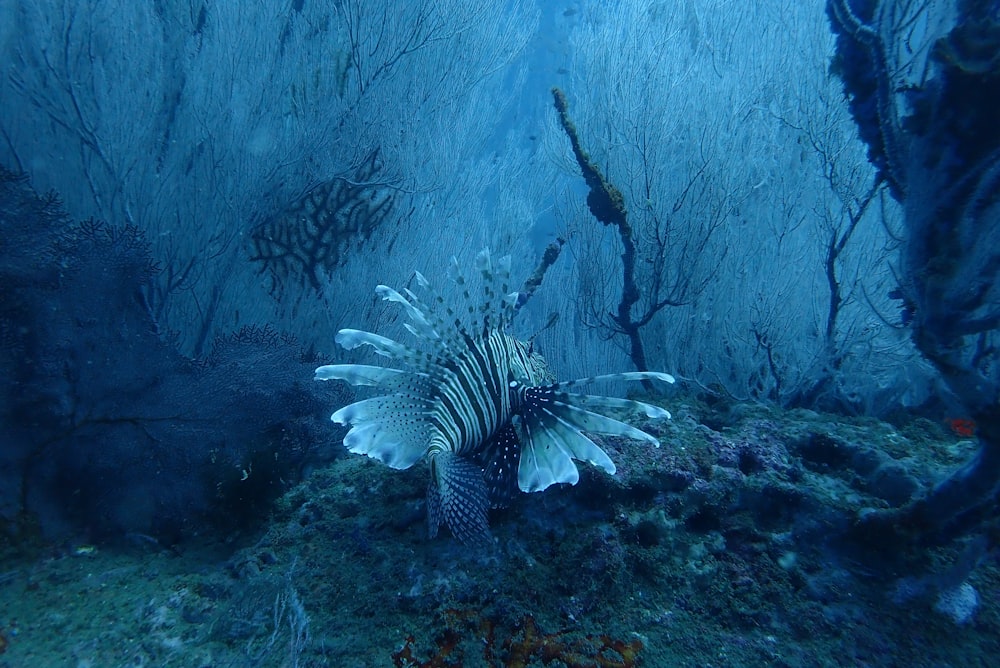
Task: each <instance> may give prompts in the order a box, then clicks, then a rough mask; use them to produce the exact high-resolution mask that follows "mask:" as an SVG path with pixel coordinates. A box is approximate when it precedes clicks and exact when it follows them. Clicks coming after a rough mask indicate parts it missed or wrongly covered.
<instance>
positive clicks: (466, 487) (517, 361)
mask: <svg viewBox="0 0 1000 668" xmlns="http://www.w3.org/2000/svg"><path fill="white" fill-rule="evenodd" d="M476 268H477V270H478V271H479V273H480V275H481V277H482V279H483V295H482V298H481V303H478V304H476V303H473V300H472V297H471V296H470V294H469V289H468V287H467V285H466V281H465V278H464V277H463V276H462V274H461V272H460V271H459V270H458V263H457V261H456V260H455V258H452V272H451V273H452V277H453V280H454V281H455V282H456V283H457V284H458V285H459V286H460V287H461V288H462V289H463V299H465V301H466V302H467V304H466V308H464V309H462V311H463V312H466V313H467V314H468V316H469V319H470V320H471V322H463V320H462V318H461V317H460V316H459V315H458V314H457V313H456V311H455V310H453V309H452V308H451V307H449V306H448V305H446V304H445V302H444V300H443V299H442V298H441V297H440V296H438V295H437V294H436V293H435V292H434V291H433V290H432V288H431V287H430V284H429V283H428V281H427V280H426V279H425V278H424V277H423V275H421V274H420V273H419V272H416V273H415V278H416V282H417V284H418V285H419V286H420V287H421V288H422V289H423V290H424V291H425V292H427V293H428V294H429V299H428V300H427V301H424V300H422V299H421V298H420V297H419V296H418V295H417V294H415V293H414V292H412V291H410V290H409V289H404V290H403V292H402V293H400V292H397V291H396V290H394V289H392V288H389V287H386V286H384V285H379V286H378V287H377V288H376V289H375V291H376V294H378V295H379V296H381V297H382V299H384V300H386V301H390V302H394V303H397V304H399V305H400V306H401V307H402V308H403V309H404V310H405V311H406V314H407V316H408V319H409V321H408V322H407V323H406V324H405V325H404V326H405V327H406V329H407V330H408V331H409V332H410V333H411V334H413V335H414V336H415V337H416V338H417V339H418V340H419V341H420V342H421V343H422V344H423V345H422V346H421V347H419V348H413V347H410V346H407V345H404V344H402V343H399V342H397V341H394V340H392V339H389V338H386V337H384V336H381V335H379V334H374V333H372V332H364V331H360V330H356V329H343V330H340V332H338V334H337V337H336V340H337V343H339V344H340V345H341V346H342V347H344V348H346V349H348V350H353V349H355V348H358V347H361V346H370V347H371V348H373V349H374V351H375V352H376V353H378V354H379V355H382V356H385V357H388V358H389V359H391V360H394V361H397V362H399V363H401V364H402V365H403V366H405V367H407V368H406V369H395V368H391V367H381V366H371V365H365V364H334V365H328V366H321V367H319V368H318V369H316V379H317V380H333V379H337V380H343V381H346V382H348V383H351V384H352V385H360V386H371V387H376V388H378V389H379V390H381V391H382V392H383V394H380V395H378V396H374V397H371V398H368V399H363V400H361V401H358V402H355V403H353V404H350V405H348V406H344V407H343V408H341V409H340V410H338V411H336V412H335V413H334V414H333V416H332V418H331V419H332V420H333V421H334V422H337V423H339V424H343V425H350V430H349V431H348V433H347V435H346V436H345V437H344V445H345V446H346V447H347V448H348V449H349V450H350V451H351V452H354V453H358V454H364V455H367V456H369V457H372V458H374V459H378V460H379V461H381V462H383V463H385V464H387V465H388V466H391V467H392V468H397V469H406V468H409V467H411V466H413V465H414V464H416V463H417V462H418V461H419V460H421V459H422V458H424V457H427V458H428V459H429V460H430V470H431V479H430V482H429V484H428V490H427V516H428V525H429V533H430V536H431V537H432V538H433V537H434V536H435V535H436V534H437V531H438V528H439V526H440V525H441V524H445V525H447V526H448V528H449V529H450V530H451V532H452V534H454V535H455V536H456V537H457V538H458V539H459V540H460V541H462V542H463V543H467V544H476V543H484V542H487V541H488V540H489V538H490V534H489V524H488V511H489V509H490V508H491V507H493V508H496V507H503V506H505V505H507V504H508V503H509V501H510V499H511V498H512V497H513V495H514V494H515V493H516V492H517V490H520V491H522V492H540V491H542V490H544V489H546V488H547V487H549V486H551V485H553V484H555V483H570V484H576V482H577V481H578V480H579V472H578V471H577V468H576V464H574V463H573V460H580V461H586V462H589V463H591V464H593V465H595V466H598V467H600V468H602V469H604V470H605V471H607V472H608V473H611V474H613V473H614V472H615V464H614V462H612V461H611V458H610V457H608V455H607V453H605V452H604V450H602V449H601V448H600V447H598V446H597V445H596V444H595V443H594V442H593V441H591V440H590V439H589V438H588V437H587V436H586V435H585V433H584V432H589V433H595V434H609V435H615V436H624V437H628V438H632V439H636V440H640V441H645V442H647V443H650V444H652V445H655V446H659V442H658V441H657V440H656V438H654V437H653V436H651V435H649V434H647V433H646V432H643V431H641V430H639V429H636V428H635V427H632V426H630V425H628V424H626V423H624V422H621V421H619V420H618V419H616V417H622V418H623V417H624V416H626V415H628V414H630V413H633V412H636V411H638V412H641V413H643V414H644V415H646V416H647V417H650V418H669V417H670V413H669V412H668V411H666V410H664V409H663V408H660V407H658V406H653V405H650V404H646V403H642V402H639V401H631V400H627V399H618V398H614V397H606V396H598V395H590V394H576V393H570V392H567V391H566V390H567V389H569V388H574V387H577V386H580V385H586V384H590V383H595V382H600V381H611V382H614V381H639V380H660V381H663V382H667V383H673V382H674V379H673V377H672V376H670V375H669V374H665V373H658V372H652V371H645V372H631V373H618V374H609V375H604V376H593V377H590V378H583V379H579V380H572V381H566V382H562V383H559V382H552V381H553V378H552V375H551V373H550V371H549V369H548V366H547V365H546V363H545V360H544V359H543V358H542V356H541V355H539V354H538V353H537V352H535V351H534V350H533V348H532V345H531V344H530V343H528V342H524V341H520V340H518V339H516V338H514V337H513V336H511V335H510V334H508V333H507V327H508V326H509V325H510V323H511V321H512V319H513V316H514V313H515V312H516V307H517V304H518V299H519V293H518V292H517V291H511V290H510V287H509V280H510V258H509V257H504V258H502V259H500V260H499V261H498V262H497V263H496V264H494V262H493V260H492V258H491V257H490V252H489V250H488V249H486V250H483V251H482V252H480V253H479V255H478V256H477V257H476Z"/></svg>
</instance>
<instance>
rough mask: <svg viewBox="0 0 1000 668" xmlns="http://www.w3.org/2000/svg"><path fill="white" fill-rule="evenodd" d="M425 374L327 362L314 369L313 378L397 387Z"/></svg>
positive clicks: (353, 383) (365, 365)
mask: <svg viewBox="0 0 1000 668" xmlns="http://www.w3.org/2000/svg"><path fill="white" fill-rule="evenodd" d="M426 375H427V374H422V373H417V372H413V371H401V370H400V369H391V368H389V367H384V366H370V365H367V364H327V365H325V366H321V367H319V368H318V369H316V376H315V380H343V381H345V382H347V383H350V384H351V385H369V386H372V387H390V388H391V387H399V386H400V385H402V384H404V383H405V382H406V381H407V380H408V379H410V378H411V377H426Z"/></svg>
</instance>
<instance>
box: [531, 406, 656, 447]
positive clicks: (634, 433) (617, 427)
mask: <svg viewBox="0 0 1000 668" xmlns="http://www.w3.org/2000/svg"><path fill="white" fill-rule="evenodd" d="M543 408H544V410H545V411H546V412H548V413H551V414H554V415H557V416H558V417H559V419H561V420H563V421H565V422H566V423H568V424H571V425H573V426H574V427H576V428H577V429H582V430H584V431H589V432H592V433H594V434H606V435H608V436H625V437H627V438H633V439H635V440H637V441H645V442H647V443H649V444H651V445H655V446H656V447H660V442H659V441H658V440H656V437H655V436H650V435H649V434H647V433H646V432H644V431H642V430H641V429H636V428H635V427H633V426H632V425H630V424H626V423H624V422H620V421H618V420H616V419H614V418H610V417H607V416H606V415H601V414H600V413H592V412H590V411H588V410H586V409H584V408H579V407H577V406H574V405H573V404H569V403H566V402H563V401H550V402H546V403H545V404H544V406H543Z"/></svg>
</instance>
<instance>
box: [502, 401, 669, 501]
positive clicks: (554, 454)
mask: <svg viewBox="0 0 1000 668" xmlns="http://www.w3.org/2000/svg"><path fill="white" fill-rule="evenodd" d="M590 409H595V410H602V411H606V412H616V413H617V412H621V411H626V410H640V411H642V412H644V413H645V414H646V415H649V416H651V417H669V416H670V414H669V413H667V412H666V411H665V410H663V409H661V408H657V407H656V406H651V405H648V404H643V403H640V402H637V401H630V400H627V399H616V398H613V397H600V396H591V395H575V394H567V393H565V392H559V391H554V390H553V389H551V388H550V387H538V388H531V389H530V390H528V392H527V393H526V395H525V410H524V420H523V431H524V433H525V439H524V443H522V451H521V464H520V467H519V468H518V485H519V486H520V488H521V489H522V490H523V491H525V492H538V491H542V490H544V489H545V488H546V487H549V486H550V485H553V484H555V483H569V484H576V482H577V481H578V480H579V476H580V474H579V471H577V468H576V464H575V463H574V462H573V460H574V459H575V460H579V461H585V462H588V463H590V464H593V465H594V466H597V467H599V468H601V469H604V470H605V471H606V472H607V473H610V474H614V473H615V470H616V468H615V464H614V462H613V461H611V458H610V457H609V456H608V454H607V453H606V452H604V450H602V449H601V448H600V447H599V446H598V445H597V444H596V443H594V442H593V441H592V440H590V438H588V437H587V435H586V434H585V433H584V432H590V433H594V434H606V435H611V436H624V437H627V438H632V439H636V440H640V441H646V442H647V443H651V444H653V445H656V446H659V441H657V439H656V438H655V437H653V436H651V435H650V434H647V433H646V432H644V431H642V430H640V429H636V428H635V427H633V426H631V425H629V424H626V423H624V422H621V421H619V420H616V419H614V418H611V417H608V416H607V415H602V414H600V413H596V412H594V411H593V410H590Z"/></svg>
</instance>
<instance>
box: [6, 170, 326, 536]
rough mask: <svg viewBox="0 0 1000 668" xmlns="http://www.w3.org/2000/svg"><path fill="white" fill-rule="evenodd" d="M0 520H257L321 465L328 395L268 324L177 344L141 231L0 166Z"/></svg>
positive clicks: (102, 526)
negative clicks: (86, 213) (190, 352)
mask: <svg viewBox="0 0 1000 668" xmlns="http://www.w3.org/2000/svg"><path fill="white" fill-rule="evenodd" d="M0 212H2V218H0V233H2V239H3V243H2V244H0V285H2V287H0V291H2V299H0V335H2V337H3V344H4V345H3V349H2V352H0V372H2V378H3V380H2V382H0V399H2V405H3V412H2V414H0V423H2V428H3V433H4V434H5V438H4V441H3V443H2V444H0V462H2V469H3V473H2V476H3V485H2V492H0V515H2V517H3V518H4V521H5V522H7V523H11V524H14V523H21V522H24V521H26V520H27V521H30V522H37V523H38V524H39V525H40V527H41V529H42V530H43V531H44V532H45V533H47V534H49V535H50V536H57V535H60V534H63V533H66V532H71V533H73V534H75V535H79V534H80V533H81V532H82V533H85V534H88V535H90V536H92V537H95V538H97V537H113V536H116V535H121V534H127V533H142V534H147V535H150V536H154V537H157V538H158V539H160V540H167V541H173V540H177V539H179V538H180V537H182V536H184V535H186V534H188V533H193V532H198V531H199V530H200V529H201V528H203V527H205V526H213V527H219V526H230V527H231V526H240V525H245V524H248V523H249V524H252V523H255V522H257V521H258V520H259V517H260V515H261V513H262V503H263V502H264V501H266V500H268V499H270V498H273V497H274V496H275V495H277V494H279V493H280V492H281V491H282V490H283V489H284V488H285V486H286V485H287V484H288V483H289V482H291V481H294V480H296V479H297V478H298V477H299V472H300V470H301V469H302V467H303V466H305V465H307V464H308V463H309V462H310V461H313V460H315V459H316V458H320V459H321V458H323V457H324V455H323V454H322V452H321V450H322V447H321V446H320V445H318V444H323V443H327V442H329V441H330V436H329V430H328V428H325V425H324V428H323V431H322V432H318V431H317V432H316V433H313V431H314V423H315V424H316V425H319V424H322V422H323V420H322V413H324V412H325V411H326V409H327V406H328V405H329V403H330V401H331V399H332V400H333V401H334V403H336V400H337V399H336V396H330V395H331V393H332V394H333V395H336V394H337V392H338V391H342V390H339V389H338V388H323V387H316V386H315V384H313V383H309V382H308V378H309V369H310V368H311V365H310V364H308V363H307V360H305V359H304V358H303V356H302V354H301V352H300V351H299V349H298V348H297V346H296V345H295V344H294V342H292V341H289V340H287V339H284V338H282V337H281V336H279V335H278V334H277V333H276V332H275V331H274V330H272V329H270V328H269V327H263V328H247V329H244V330H242V331H241V332H239V333H237V334H234V335H233V336H231V337H228V338H225V339H223V340H220V341H218V342H217V343H216V346H215V350H214V352H213V353H212V355H210V356H209V358H208V359H206V360H203V361H193V360H190V359H186V358H184V357H183V356H181V355H180V354H179V353H177V352H176V350H175V349H174V347H173V346H172V345H171V343H170V337H169V336H167V335H165V334H164V333H163V332H160V331H159V329H158V327H157V324H156V323H155V322H154V320H153V318H152V316H151V315H150V313H149V309H148V308H147V302H146V299H147V296H148V295H149V294H150V292H149V288H150V280H151V278H152V277H153V275H154V272H155V271H156V265H155V263H154V261H153V259H152V257H151V256H150V251H149V247H148V245H147V244H146V241H145V238H144V236H143V234H142V233H141V232H140V231H139V230H138V229H136V228H134V227H126V228H116V227H112V226H109V225H105V224H103V223H99V222H95V221H86V222H83V223H73V222H71V221H70V220H69V219H68V218H67V217H66V215H65V214H64V213H63V212H62V210H61V208H60V206H59V203H58V201H57V200H56V199H55V198H54V197H50V198H48V199H41V198H38V197H37V196H36V195H35V194H34V193H33V192H32V191H31V190H30V188H29V186H28V185H27V183H25V182H24V180H23V179H20V178H18V177H15V176H14V175H13V174H10V173H8V172H2V173H0Z"/></svg>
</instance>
